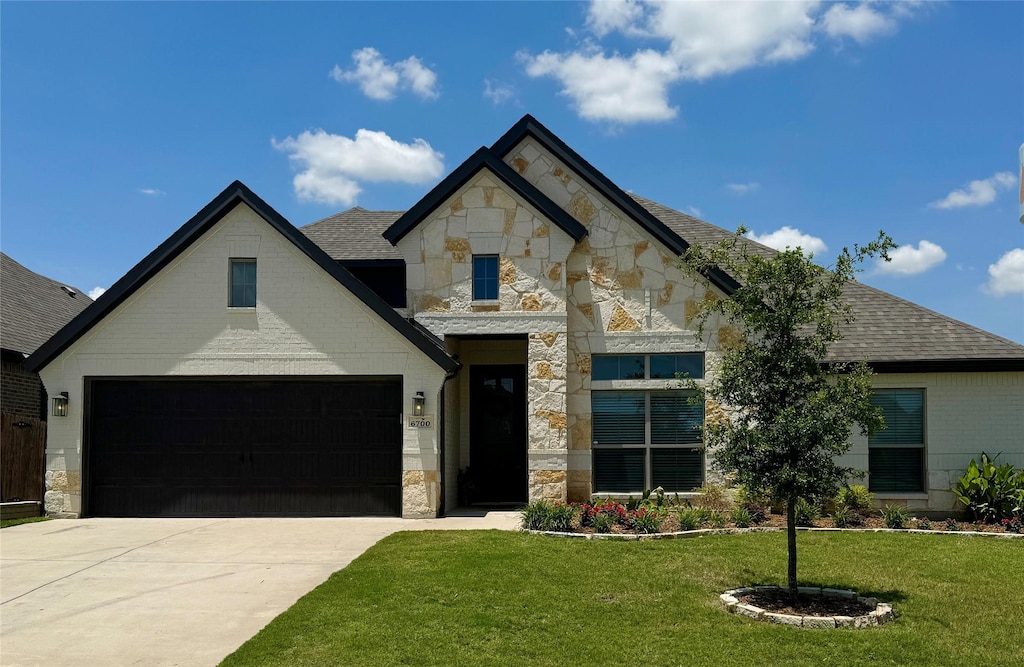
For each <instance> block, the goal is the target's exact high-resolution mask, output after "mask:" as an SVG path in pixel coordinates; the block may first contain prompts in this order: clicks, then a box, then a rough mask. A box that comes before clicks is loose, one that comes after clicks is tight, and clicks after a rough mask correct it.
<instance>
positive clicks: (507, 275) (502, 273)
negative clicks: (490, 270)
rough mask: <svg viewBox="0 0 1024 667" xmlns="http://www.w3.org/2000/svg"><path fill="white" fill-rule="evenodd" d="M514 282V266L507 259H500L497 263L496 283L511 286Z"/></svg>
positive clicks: (513, 263)
mask: <svg viewBox="0 0 1024 667" xmlns="http://www.w3.org/2000/svg"><path fill="white" fill-rule="evenodd" d="M515 281H516V265H515V262H513V261H512V260H511V259H509V258H508V257H502V258H501V259H500V260H499V262H498V283H499V284H501V285H511V284H512V283H514V282H515Z"/></svg>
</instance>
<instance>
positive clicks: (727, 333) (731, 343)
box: [718, 325, 743, 350]
mask: <svg viewBox="0 0 1024 667" xmlns="http://www.w3.org/2000/svg"><path fill="white" fill-rule="evenodd" d="M742 342H743V336H742V334H740V332H739V330H738V329H736V328H735V327H732V326H728V325H727V326H723V327H719V328H718V347H719V348H721V349H723V350H734V349H736V348H737V347H739V346H740V344H741V343H742Z"/></svg>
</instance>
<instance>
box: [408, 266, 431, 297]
mask: <svg viewBox="0 0 1024 667" xmlns="http://www.w3.org/2000/svg"><path fill="white" fill-rule="evenodd" d="M405 284H406V286H407V287H408V288H409V289H410V290H412V291H414V292H418V291H421V290H423V289H425V288H426V286H427V268H426V265H424V264H419V263H416V264H406V266H405Z"/></svg>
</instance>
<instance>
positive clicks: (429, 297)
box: [416, 294, 452, 313]
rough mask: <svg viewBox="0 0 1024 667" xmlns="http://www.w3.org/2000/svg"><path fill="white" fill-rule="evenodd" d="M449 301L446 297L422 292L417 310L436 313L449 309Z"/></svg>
mask: <svg viewBox="0 0 1024 667" xmlns="http://www.w3.org/2000/svg"><path fill="white" fill-rule="evenodd" d="M451 307H452V306H451V302H450V301H448V300H447V299H440V298H438V297H436V296H434V295H433V294H424V295H423V296H422V297H420V303H419V307H418V308H417V309H416V310H417V311H419V312H429V313H438V312H446V311H449V310H451Z"/></svg>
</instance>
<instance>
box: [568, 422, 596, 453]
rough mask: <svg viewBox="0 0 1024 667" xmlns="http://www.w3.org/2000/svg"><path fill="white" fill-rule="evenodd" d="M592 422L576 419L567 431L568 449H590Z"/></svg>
mask: <svg viewBox="0 0 1024 667" xmlns="http://www.w3.org/2000/svg"><path fill="white" fill-rule="evenodd" d="M591 425H592V421H591V420H590V419H580V418H577V419H576V422H575V423H574V424H573V425H572V428H571V429H569V449H590V447H591V445H592V443H593V431H592V426H591Z"/></svg>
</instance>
